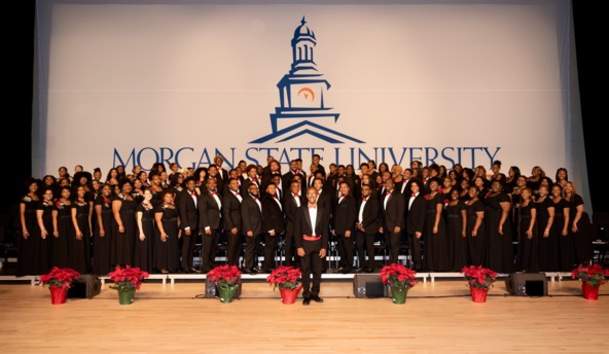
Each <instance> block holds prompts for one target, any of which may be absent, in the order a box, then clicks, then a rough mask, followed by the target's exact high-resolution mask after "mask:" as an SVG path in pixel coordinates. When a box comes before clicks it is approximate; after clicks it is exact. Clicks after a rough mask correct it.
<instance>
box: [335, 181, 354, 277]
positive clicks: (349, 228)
mask: <svg viewBox="0 0 609 354" xmlns="http://www.w3.org/2000/svg"><path fill="white" fill-rule="evenodd" d="M339 193H340V196H339V197H338V200H337V202H336V206H335V208H334V213H333V215H334V217H333V224H332V230H333V233H334V234H336V237H337V238H338V245H339V250H340V251H339V253H340V258H341V260H342V261H343V262H342V263H343V266H342V268H341V269H340V270H339V271H340V272H342V273H345V274H346V273H352V272H353V240H354V238H355V234H354V227H355V220H356V219H357V211H356V210H357V209H356V207H355V198H353V196H352V195H351V188H350V187H349V184H348V183H347V182H341V183H340V184H339Z"/></svg>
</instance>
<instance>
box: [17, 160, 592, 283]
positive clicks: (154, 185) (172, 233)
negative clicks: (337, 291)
mask: <svg viewBox="0 0 609 354" xmlns="http://www.w3.org/2000/svg"><path fill="white" fill-rule="evenodd" d="M223 165H224V161H223V159H222V157H221V156H217V157H215V159H214V164H212V165H210V166H209V167H207V168H198V169H196V170H195V169H192V168H180V167H179V166H178V165H176V164H175V163H174V164H170V165H169V166H168V167H169V170H166V166H165V165H164V164H162V163H156V164H154V165H153V166H152V168H151V169H150V170H144V169H143V168H142V167H141V166H136V167H135V168H133V170H132V171H131V172H130V173H129V172H127V171H126V170H125V167H124V166H117V167H115V168H112V169H111V170H110V171H108V173H107V175H106V176H105V178H104V176H103V175H102V171H101V170H100V169H99V168H96V169H94V170H93V173H90V172H87V171H85V170H84V168H83V166H81V165H78V166H75V168H74V173H73V175H72V176H71V175H70V174H69V172H68V169H67V168H65V167H61V168H59V170H58V175H57V177H55V176H51V175H47V176H45V177H44V178H42V180H36V179H31V180H30V181H28V183H27V193H26V195H25V196H24V197H23V198H22V199H21V201H20V209H19V213H20V214H19V216H20V218H19V220H20V231H21V232H20V235H19V237H18V250H19V255H18V274H19V275H35V274H42V273H45V272H47V271H48V270H49V269H50V267H52V266H60V267H64V266H69V267H71V268H74V269H76V270H78V271H79V272H81V273H93V274H98V275H105V274H107V273H108V272H109V271H110V270H111V269H113V267H114V266H116V265H121V266H126V265H130V266H138V267H140V268H142V269H144V270H146V271H149V272H160V273H173V272H186V273H191V272H202V273H206V272H208V271H209V270H210V269H211V268H213V266H214V265H216V264H218V260H221V262H227V263H230V264H235V265H239V266H240V267H241V268H242V269H243V271H244V272H246V273H250V274H252V273H256V272H264V273H266V272H270V271H271V270H272V269H273V268H274V267H276V266H277V265H278V264H289V265H300V266H301V267H302V268H303V271H306V272H310V271H311V269H313V271H314V274H317V270H319V271H322V270H327V269H332V270H338V271H341V272H344V273H351V272H374V271H376V270H377V269H378V267H379V266H380V265H381V264H380V262H378V259H379V257H375V256H383V257H380V259H382V261H381V262H385V263H388V262H405V263H407V264H408V265H409V266H411V267H413V268H414V269H416V270H425V271H434V272H445V271H459V270H460V269H461V268H462V267H463V266H465V265H484V266H487V267H489V268H491V269H493V270H495V271H497V272H501V273H509V272H513V271H528V272H537V271H570V270H571V269H572V268H573V266H575V265H576V264H584V263H589V262H590V261H591V258H592V236H591V224H590V220H589V217H588V215H587V213H586V211H585V208H584V203H583V199H582V198H581V196H580V195H578V194H577V193H576V190H575V186H574V184H573V183H572V182H571V181H569V178H568V172H567V170H566V169H564V168H561V169H558V171H557V172H556V175H555V176H554V179H551V178H549V177H548V176H546V174H545V172H544V171H543V170H542V169H541V168H540V167H535V168H533V169H532V171H531V175H530V176H525V175H523V174H521V172H520V169H519V168H518V167H516V166H512V167H511V168H510V169H509V171H508V173H507V175H506V174H504V173H502V172H501V162H500V161H495V162H494V163H493V165H492V166H491V168H490V170H489V171H487V170H486V168H484V167H483V166H478V167H476V168H474V169H470V168H464V167H463V166H461V165H455V166H453V167H452V168H451V169H447V168H446V167H445V166H439V165H436V164H432V165H430V166H423V165H422V164H421V162H420V161H413V162H412V163H411V164H410V166H409V167H408V168H403V167H402V166H399V165H394V166H392V167H391V168H390V167H389V166H388V165H387V164H386V163H384V162H383V163H380V164H379V165H378V168H377V165H376V163H375V162H374V161H369V162H366V163H362V164H361V165H360V166H359V173H356V170H355V168H354V166H352V165H348V166H343V165H336V164H330V165H329V166H327V170H326V167H324V166H322V164H321V158H320V157H319V156H315V157H314V158H313V162H312V163H311V165H310V168H309V173H306V172H305V171H304V170H303V166H302V160H300V159H296V160H293V161H291V162H290V164H289V171H287V172H285V173H282V171H281V164H280V163H279V162H278V161H277V160H275V159H274V158H273V157H272V156H269V158H268V160H267V165H266V166H257V165H247V164H246V162H245V161H240V162H239V163H238V164H237V165H236V166H235V167H234V168H233V169H230V170H229V171H228V170H226V169H225V168H224V167H223ZM307 210H308V212H307ZM305 221H306V222H305ZM318 240H321V244H318V243H314V242H313V241H318ZM305 241H311V242H305ZM312 249H314V254H315V256H313V257H311V254H312V253H311V250H312ZM317 255H318V256H317ZM327 255H331V256H333V260H339V261H336V262H329V261H327V262H324V261H323V260H324V259H325V258H326V257H327ZM404 256H405V257H404ZM193 259H198V260H200V262H196V263H195V262H193ZM262 259H263V260H262ZM335 264H336V265H335ZM259 265H261V267H259ZM320 267H321V268H320ZM335 268H338V269H335ZM313 288H314V289H313V290H312V293H315V284H314V286H313ZM317 290H318V289H317Z"/></svg>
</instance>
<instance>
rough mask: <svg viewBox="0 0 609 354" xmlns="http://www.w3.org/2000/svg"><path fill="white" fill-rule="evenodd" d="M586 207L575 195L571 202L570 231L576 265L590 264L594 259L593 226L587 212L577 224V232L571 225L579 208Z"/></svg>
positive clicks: (578, 196) (580, 198)
mask: <svg viewBox="0 0 609 354" xmlns="http://www.w3.org/2000/svg"><path fill="white" fill-rule="evenodd" d="M580 205H584V200H583V198H582V197H581V196H580V195H579V194H575V195H573V197H572V198H571V200H570V201H569V212H570V214H571V215H570V218H569V224H570V225H569V231H570V232H571V235H572V236H571V237H572V239H573V245H574V246H575V262H576V264H588V263H589V262H590V260H591V259H592V232H593V231H592V224H591V223H590V218H589V217H588V213H587V212H585V211H584V212H583V213H582V216H581V218H580V219H579V222H578V223H577V229H578V230H577V232H573V231H572V227H571V225H573V221H574V220H575V215H576V214H577V207H578V206H580Z"/></svg>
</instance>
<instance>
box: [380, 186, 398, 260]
mask: <svg viewBox="0 0 609 354" xmlns="http://www.w3.org/2000/svg"><path fill="white" fill-rule="evenodd" d="M394 187H395V185H394V183H393V179H391V178H389V179H387V180H386V181H385V194H384V195H383V196H382V197H381V205H382V207H383V208H382V210H383V228H384V231H385V245H386V246H388V248H389V263H397V261H398V256H399V254H400V235H401V234H402V229H404V197H402V195H401V194H400V193H399V192H398V191H396V190H395V188H394Z"/></svg>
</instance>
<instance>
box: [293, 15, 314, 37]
mask: <svg viewBox="0 0 609 354" xmlns="http://www.w3.org/2000/svg"><path fill="white" fill-rule="evenodd" d="M301 37H310V38H313V39H315V32H313V30H312V29H310V28H309V26H308V25H307V20H306V19H305V17H304V16H302V20H300V26H298V27H296V29H295V30H294V40H298V39H300V38H301Z"/></svg>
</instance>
